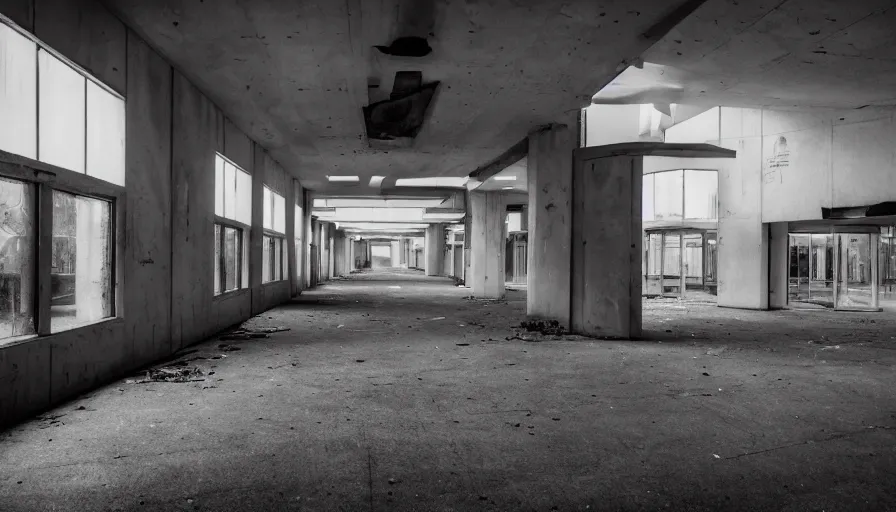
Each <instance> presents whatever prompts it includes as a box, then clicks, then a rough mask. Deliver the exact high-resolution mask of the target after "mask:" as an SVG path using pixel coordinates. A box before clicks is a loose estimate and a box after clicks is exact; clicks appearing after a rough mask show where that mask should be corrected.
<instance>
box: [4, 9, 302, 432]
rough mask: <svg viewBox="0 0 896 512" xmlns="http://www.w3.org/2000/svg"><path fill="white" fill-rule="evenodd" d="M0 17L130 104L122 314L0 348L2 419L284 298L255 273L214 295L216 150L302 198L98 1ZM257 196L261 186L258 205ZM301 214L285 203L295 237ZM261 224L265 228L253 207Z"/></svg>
mask: <svg viewBox="0 0 896 512" xmlns="http://www.w3.org/2000/svg"><path fill="white" fill-rule="evenodd" d="M0 13H3V14H5V15H7V16H9V17H11V19H13V21H15V22H17V23H19V24H20V25H21V26H23V27H24V28H26V29H29V30H32V31H33V32H34V33H35V35H36V36H37V37H38V38H40V39H41V40H43V41H44V42H45V43H47V44H48V45H50V46H52V47H53V48H55V49H56V50H57V51H59V52H60V53H62V54H63V55H65V56H66V57H68V58H69V59H71V60H72V61H74V62H75V63H77V64H78V65H80V66H82V67H84V68H85V69H87V70H88V71H90V72H91V73H93V74H94V75H95V76H96V77H97V78H98V79H99V80H101V81H103V82H105V83H106V84H107V85H109V86H110V87H112V88H113V89H115V90H117V91H119V92H121V93H122V94H124V95H125V96H126V99H127V114H126V139H127V140H126V142H127V154H126V177H125V180H126V193H125V199H124V204H123V205H121V206H122V207H123V210H124V217H123V219H124V221H123V222H124V227H123V238H122V246H121V247H120V248H119V249H120V254H121V255H122V257H121V259H120V262H121V264H122V268H121V269H120V270H119V275H120V276H121V280H122V282H121V290H122V291H121V296H120V297H118V299H119V300H121V304H122V311H123V314H122V316H121V317H119V318H114V319H111V320H107V321H103V322H100V323H97V324H93V325H89V326H85V327H82V328H78V329H74V330H71V331H66V332H62V333H58V334H53V335H50V336H44V337H39V338H33V339H28V340H24V341H22V342H19V343H17V344H7V345H3V346H0V426H2V425H7V424H11V423H13V422H16V421H18V420H20V419H22V418H25V417H28V416H29V415H32V414H35V413H37V412H39V411H40V410H43V409H46V408H48V407H49V406H51V405H52V404H55V403H58V402H60V401H62V400H65V399H67V398H70V397H72V396H75V395H77V394H79V393H81V392H84V391H86V390H88V389H90V388H92V387H95V386H97V385H99V384H102V383H104V382H107V381H109V380H111V379H114V378H116V377H120V376H122V375H126V374H127V373H128V372H131V371H134V370H135V369H137V368H139V367H141V366H144V365H146V364H149V363H151V362H153V361H156V360H158V359H159V358H162V357H165V356H167V355H169V354H171V353H172V352H174V351H177V350H178V349H180V348H182V347H184V346H187V345H189V344H191V343H195V342H198V341H201V340H202V339H204V338H205V337H207V336H209V335H211V334H213V333H215V332H217V331H219V330H220V329H222V328H224V327H227V326H229V325H232V324H234V323H238V322H240V321H243V320H245V319H248V318H249V317H250V316H251V314H252V312H253V311H261V310H263V309H266V308H268V307H271V306H273V305H275V304H277V303H279V302H282V301H284V300H286V299H288V297H289V289H290V285H289V283H288V282H283V283H275V284H272V285H269V286H266V287H260V286H259V285H258V284H257V283H251V279H250V283H251V288H250V289H249V290H241V291H238V292H235V293H231V294H228V295H226V296H224V297H218V298H216V297H214V294H213V279H214V266H213V255H214V247H213V239H214V231H213V229H212V225H213V219H214V177H215V172H214V158H215V152H216V151H220V152H222V153H223V154H224V155H225V156H227V157H228V158H230V159H231V160H233V161H234V162H235V163H237V164H238V165H240V166H241V167H243V168H244V170H246V171H247V172H249V173H250V174H252V175H253V183H260V182H261V181H262V180H264V181H265V182H266V183H268V184H273V186H274V187H275V188H276V187H280V188H279V190H281V191H283V193H284V195H285V196H286V197H287V205H290V204H294V202H293V200H292V196H293V194H292V192H290V190H291V189H292V187H291V186H289V187H287V181H288V180H290V179H291V178H289V177H288V175H287V173H286V172H285V170H284V169H282V168H280V167H279V165H277V164H276V162H274V161H273V160H272V159H271V158H270V156H268V155H267V154H266V153H265V152H264V150H263V149H262V148H261V147H260V146H259V145H257V144H256V143H255V142H254V141H252V140H251V139H249V138H248V137H247V136H246V135H245V134H243V133H242V132H241V131H240V130H239V129H238V128H237V127H236V126H234V125H233V124H232V123H231V122H230V121H229V120H228V118H227V117H226V116H225V115H224V113H222V112H221V111H220V109H218V108H217V107H216V106H215V105H214V104H213V103H212V102H211V101H210V100H209V99H208V98H207V97H206V96H205V95H204V94H203V93H202V92H201V91H199V90H198V89H197V88H196V87H194V86H193V85H192V84H191V83H190V82H189V81H188V80H186V79H185V78H184V77H183V76H182V75H181V74H180V73H178V72H176V71H173V70H172V67H171V66H170V65H169V64H168V63H167V62H166V60H165V59H164V58H163V57H161V56H160V55H159V54H157V53H156V52H155V51H154V50H153V49H151V48H150V47H149V46H148V45H147V44H146V43H144V42H143V41H142V40H141V39H140V37H138V36H137V35H136V34H135V33H134V32H132V31H131V30H130V29H128V28H127V27H126V26H125V25H124V24H123V23H121V22H120V21H119V20H118V19H117V18H115V17H114V16H112V15H111V14H109V13H108V12H107V11H106V10H105V8H103V7H102V6H101V5H100V4H99V3H98V2H94V1H92V0H77V1H69V0H0ZM259 155H261V156H259ZM259 162H262V163H263V165H260V166H259ZM261 200H262V199H261V195H260V194H258V193H255V192H253V202H258V203H259V204H260V202H261ZM293 217H294V216H293V210H292V208H291V207H287V231H288V232H287V237H288V239H291V237H292V236H293V231H292V229H293V226H292V224H293V223H294V221H293V220H292V219H293ZM253 223H254V224H256V225H258V226H260V225H261V218H260V217H255V216H254V212H253ZM255 231H259V230H258V229H253V232H255ZM289 252H290V253H292V252H293V251H289ZM259 258H260V256H259V255H257V254H253V255H252V256H250V275H255V273H256V272H260V270H258V269H259V268H260V259H259ZM258 275H260V274H258Z"/></svg>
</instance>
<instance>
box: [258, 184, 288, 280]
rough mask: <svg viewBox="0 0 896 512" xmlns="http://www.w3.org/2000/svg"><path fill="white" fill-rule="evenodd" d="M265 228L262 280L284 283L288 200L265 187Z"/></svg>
mask: <svg viewBox="0 0 896 512" xmlns="http://www.w3.org/2000/svg"><path fill="white" fill-rule="evenodd" d="M263 227H264V230H265V234H264V238H263V240H262V243H263V247H262V270H261V272H262V278H263V279H262V280H263V281H264V282H265V283H270V282H274V281H282V280H283V279H285V274H286V273H285V272H284V269H283V267H284V265H285V263H286V261H285V260H286V258H285V257H284V253H283V247H284V246H285V240H286V237H285V233H286V200H285V199H284V198H283V196H281V195H280V194H278V193H276V192H274V191H273V190H271V189H270V188H269V187H267V186H265V187H264V218H263Z"/></svg>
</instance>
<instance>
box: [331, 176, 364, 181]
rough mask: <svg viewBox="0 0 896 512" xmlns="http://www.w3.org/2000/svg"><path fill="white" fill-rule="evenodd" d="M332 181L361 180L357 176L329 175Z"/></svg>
mask: <svg viewBox="0 0 896 512" xmlns="http://www.w3.org/2000/svg"><path fill="white" fill-rule="evenodd" d="M327 179H328V180H330V181H361V180H360V178H358V177H357V176H327Z"/></svg>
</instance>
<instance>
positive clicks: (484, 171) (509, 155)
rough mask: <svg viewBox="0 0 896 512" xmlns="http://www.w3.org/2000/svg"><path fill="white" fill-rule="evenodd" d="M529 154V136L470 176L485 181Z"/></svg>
mask: <svg viewBox="0 0 896 512" xmlns="http://www.w3.org/2000/svg"><path fill="white" fill-rule="evenodd" d="M528 155H529V137H525V138H524V139H523V140H521V141H519V142H517V143H516V144H514V145H513V146H511V147H510V149H508V150H507V151H505V152H503V153H501V154H500V155H498V157H497V158H495V159H494V160H492V161H491V162H489V163H487V164H485V165H483V166H481V167H479V168H477V169H476V170H475V171H473V172H471V173H470V178H471V179H474V180H476V181H485V180H487V179H489V178H491V177H492V176H494V175H495V174H498V173H499V172H501V171H503V170H504V169H506V168H508V167H510V166H511V165H513V164H514V163H516V162H518V161H519V160H520V159H521V158H524V157H526V156H528Z"/></svg>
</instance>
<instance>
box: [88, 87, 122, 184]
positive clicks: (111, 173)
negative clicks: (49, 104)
mask: <svg viewBox="0 0 896 512" xmlns="http://www.w3.org/2000/svg"><path fill="white" fill-rule="evenodd" d="M124 122H125V115H124V100H123V99H121V98H119V97H117V96H115V95H114V94H112V93H110V92H109V91H106V90H105V89H103V88H102V87H100V86H98V85H97V84H95V83H93V82H91V81H88V82H87V174H88V175H90V176H93V177H95V178H99V179H101V180H105V181H108V182H109V183H114V184H116V185H121V186H124V169H125V162H124V130H125V128H124Z"/></svg>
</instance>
